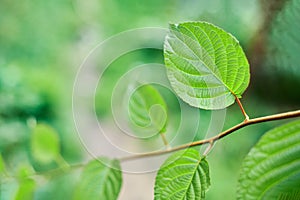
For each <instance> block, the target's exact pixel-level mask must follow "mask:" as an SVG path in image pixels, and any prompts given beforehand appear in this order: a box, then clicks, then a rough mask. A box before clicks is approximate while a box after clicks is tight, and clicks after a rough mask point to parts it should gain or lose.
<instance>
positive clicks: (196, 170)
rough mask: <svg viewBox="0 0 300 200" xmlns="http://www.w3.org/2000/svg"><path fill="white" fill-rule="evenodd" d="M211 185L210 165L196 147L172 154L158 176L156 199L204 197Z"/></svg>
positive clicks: (191, 199) (155, 191) (155, 190)
mask: <svg viewBox="0 0 300 200" xmlns="http://www.w3.org/2000/svg"><path fill="white" fill-rule="evenodd" d="M209 186H210V178H209V166H208V163H207V161H206V160H205V159H204V158H201V157H200V155H199V153H198V151H196V150H195V149H187V150H182V151H179V152H177V153H175V154H173V155H172V156H170V157H169V158H168V159H167V160H166V161H165V163H164V164H163V165H162V166H161V167H160V169H159V171H158V174H157V176H156V181H155V188H154V195H155V197H154V199H155V200H164V199H189V200H194V199H204V198H205V193H206V191H207V190H208V188H209Z"/></svg>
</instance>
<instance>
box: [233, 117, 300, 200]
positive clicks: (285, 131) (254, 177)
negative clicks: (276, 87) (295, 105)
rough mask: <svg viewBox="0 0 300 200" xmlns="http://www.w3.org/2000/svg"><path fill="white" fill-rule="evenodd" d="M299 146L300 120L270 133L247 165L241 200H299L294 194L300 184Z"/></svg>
mask: <svg viewBox="0 0 300 200" xmlns="http://www.w3.org/2000/svg"><path fill="white" fill-rule="evenodd" d="M299 144H300V121H299V120H298V121H294V122H290V123H288V124H286V125H283V126H280V127H277V128H275V129H273V130H271V131H269V132H267V133H266V134H265V135H264V136H263V137H262V138H261V139H260V141H259V142H258V143H257V144H256V145H255V146H254V147H253V148H252V149H251V151H250V153H249V154H248V155H247V157H246V158H245V160H244V161H243V165H242V170H241V173H240V178H239V185H238V192H237V194H238V195H237V196H238V199H249V200H251V199H255V200H257V199H279V197H280V196H282V195H284V196H297V197H299V195H296V194H294V193H295V190H299V183H300V145H299ZM298 192H299V191H298Z"/></svg>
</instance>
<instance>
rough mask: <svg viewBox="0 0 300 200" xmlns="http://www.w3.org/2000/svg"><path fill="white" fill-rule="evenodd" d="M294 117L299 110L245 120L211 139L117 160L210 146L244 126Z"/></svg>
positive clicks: (299, 114)
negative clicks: (205, 145)
mask: <svg viewBox="0 0 300 200" xmlns="http://www.w3.org/2000/svg"><path fill="white" fill-rule="evenodd" d="M294 117H300V110H296V111H291V112H285V113H280V114H275V115H269V116H265V117H258V118H254V119H249V120H245V121H243V122H241V123H239V124H237V125H235V126H233V127H231V128H229V129H227V130H225V131H223V132H221V133H219V134H218V135H216V136H214V137H211V138H208V139H204V140H199V141H196V142H191V143H187V144H183V145H181V146H177V147H174V148H171V149H167V150H161V151H154V152H149V153H142V154H136V155H131V156H127V157H122V158H119V160H120V161H121V162H124V161H129V160H135V159H139V158H146V157H150V156H158V155H163V154H167V153H171V152H174V151H178V150H182V149H186V148H189V147H194V146H199V145H203V144H208V143H210V144H211V143H214V142H215V141H217V140H219V139H221V138H223V137H225V136H227V135H229V134H231V133H232V132H235V131H237V130H239V129H241V128H243V127H245V126H249V125H251V124H258V123H262V122H268V121H275V120H281V119H288V118H294Z"/></svg>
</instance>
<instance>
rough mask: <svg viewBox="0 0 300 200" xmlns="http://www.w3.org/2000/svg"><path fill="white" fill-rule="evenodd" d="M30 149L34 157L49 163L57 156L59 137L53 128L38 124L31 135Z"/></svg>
mask: <svg viewBox="0 0 300 200" xmlns="http://www.w3.org/2000/svg"><path fill="white" fill-rule="evenodd" d="M31 150H32V155H33V157H34V159H35V160H36V161H38V162H40V163H42V164H49V163H51V162H53V161H55V160H56V159H57V158H58V157H59V153H60V146H59V138H58V135H57V133H56V132H55V130H53V129H52V128H51V127H50V126H48V125H45V124H38V125H37V126H36V127H35V128H34V130H33V133H32V135H31Z"/></svg>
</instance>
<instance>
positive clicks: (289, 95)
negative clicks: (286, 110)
mask: <svg viewBox="0 0 300 200" xmlns="http://www.w3.org/2000/svg"><path fill="white" fill-rule="evenodd" d="M265 4H267V5H269V4H271V5H273V4H276V5H277V6H276V9H275V10H272V11H270V13H271V14H269V15H271V17H269V18H266V26H267V27H266V29H265V30H264V31H262V33H261V35H262V36H261V37H262V38H264V41H263V42H262V44H258V46H259V47H258V48H261V49H263V52H262V55H263V56H262V57H263V58H262V59H261V61H260V62H259V63H258V65H260V68H258V67H259V66H256V69H255V70H256V71H255V74H257V76H258V77H260V78H258V80H257V81H256V83H255V84H256V85H257V87H256V88H257V91H259V92H260V94H261V95H262V96H263V98H265V99H266V100H272V101H273V102H274V101H278V102H280V103H281V104H286V103H289V104H290V103H293V104H294V105H299V98H300V95H299V92H294V91H297V90H298V86H299V84H300V81H299V80H300V70H299V62H300V57H299V52H300V46H299V43H300V35H299V30H300V24H299V21H300V1H299V0H286V1H278V2H276V1H270V2H268V3H265ZM273 7H274V6H273ZM262 28H264V27H262ZM259 53H261V52H259V51H256V52H253V54H254V56H256V55H257V56H258V57H260V56H259ZM261 84H263V85H264V87H261V86H260V85H261ZM279 91H284V96H282V95H280V94H279ZM266 94H267V95H266ZM287 101H288V102H287Z"/></svg>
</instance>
